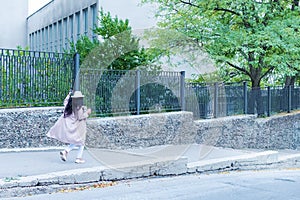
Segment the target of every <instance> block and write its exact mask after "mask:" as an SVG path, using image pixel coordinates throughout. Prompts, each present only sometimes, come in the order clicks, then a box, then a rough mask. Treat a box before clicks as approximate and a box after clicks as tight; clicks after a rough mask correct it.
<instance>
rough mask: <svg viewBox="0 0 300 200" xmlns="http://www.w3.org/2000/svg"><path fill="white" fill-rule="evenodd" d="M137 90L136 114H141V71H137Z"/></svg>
mask: <svg viewBox="0 0 300 200" xmlns="http://www.w3.org/2000/svg"><path fill="white" fill-rule="evenodd" d="M135 73H136V74H135V89H136V93H135V94H136V95H135V102H136V114H137V115H139V114H140V108H141V89H140V88H141V71H140V70H136V71H135Z"/></svg>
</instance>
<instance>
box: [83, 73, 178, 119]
mask: <svg viewBox="0 0 300 200" xmlns="http://www.w3.org/2000/svg"><path fill="white" fill-rule="evenodd" d="M182 80H184V73H183V72H182V73H180V72H165V71H163V72H162V71H154V72H153V71H139V70H136V71H134V70H131V71H116V70H100V69H80V90H81V91H82V93H83V94H87V95H86V97H85V104H86V105H87V106H89V107H91V108H92V109H93V110H94V111H95V112H94V115H96V116H113V115H132V114H145V113H152V112H168V111H178V110H181V108H182V102H183V100H182V98H183V94H182V90H183V88H184V85H183V83H184V82H183V81H182Z"/></svg>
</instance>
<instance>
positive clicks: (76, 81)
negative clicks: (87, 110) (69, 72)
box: [73, 53, 80, 91]
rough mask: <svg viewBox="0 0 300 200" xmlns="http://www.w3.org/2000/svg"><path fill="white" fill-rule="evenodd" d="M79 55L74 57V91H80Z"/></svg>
mask: <svg viewBox="0 0 300 200" xmlns="http://www.w3.org/2000/svg"><path fill="white" fill-rule="evenodd" d="M79 59H80V58H79V53H75V56H74V64H75V66H74V84H73V85H74V88H73V90H74V91H79V90H80V80H79Z"/></svg>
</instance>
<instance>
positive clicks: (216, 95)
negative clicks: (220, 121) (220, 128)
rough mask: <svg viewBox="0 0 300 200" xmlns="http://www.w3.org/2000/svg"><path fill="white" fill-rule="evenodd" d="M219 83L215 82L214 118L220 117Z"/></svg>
mask: <svg viewBox="0 0 300 200" xmlns="http://www.w3.org/2000/svg"><path fill="white" fill-rule="evenodd" d="M218 95H219V94H218V83H214V118H217V117H218V112H219V111H218Z"/></svg>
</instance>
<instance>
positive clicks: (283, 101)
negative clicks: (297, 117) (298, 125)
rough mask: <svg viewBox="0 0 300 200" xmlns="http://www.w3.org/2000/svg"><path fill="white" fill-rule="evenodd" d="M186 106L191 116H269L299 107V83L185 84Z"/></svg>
mask: <svg viewBox="0 0 300 200" xmlns="http://www.w3.org/2000/svg"><path fill="white" fill-rule="evenodd" d="M186 105H187V108H186V110H188V111H192V112H193V113H194V117H195V118H204V119H205V118H216V117H224V116H232V115H239V114H257V115H259V116H270V115H272V114H275V113H280V112H291V111H292V110H297V109H300V88H299V87H292V86H289V87H262V88H250V87H248V86H247V83H246V82H245V83H243V84H234V85H232V84H228V85H224V84H223V83H214V84H207V85H203V84H195V83H187V84H186Z"/></svg>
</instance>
